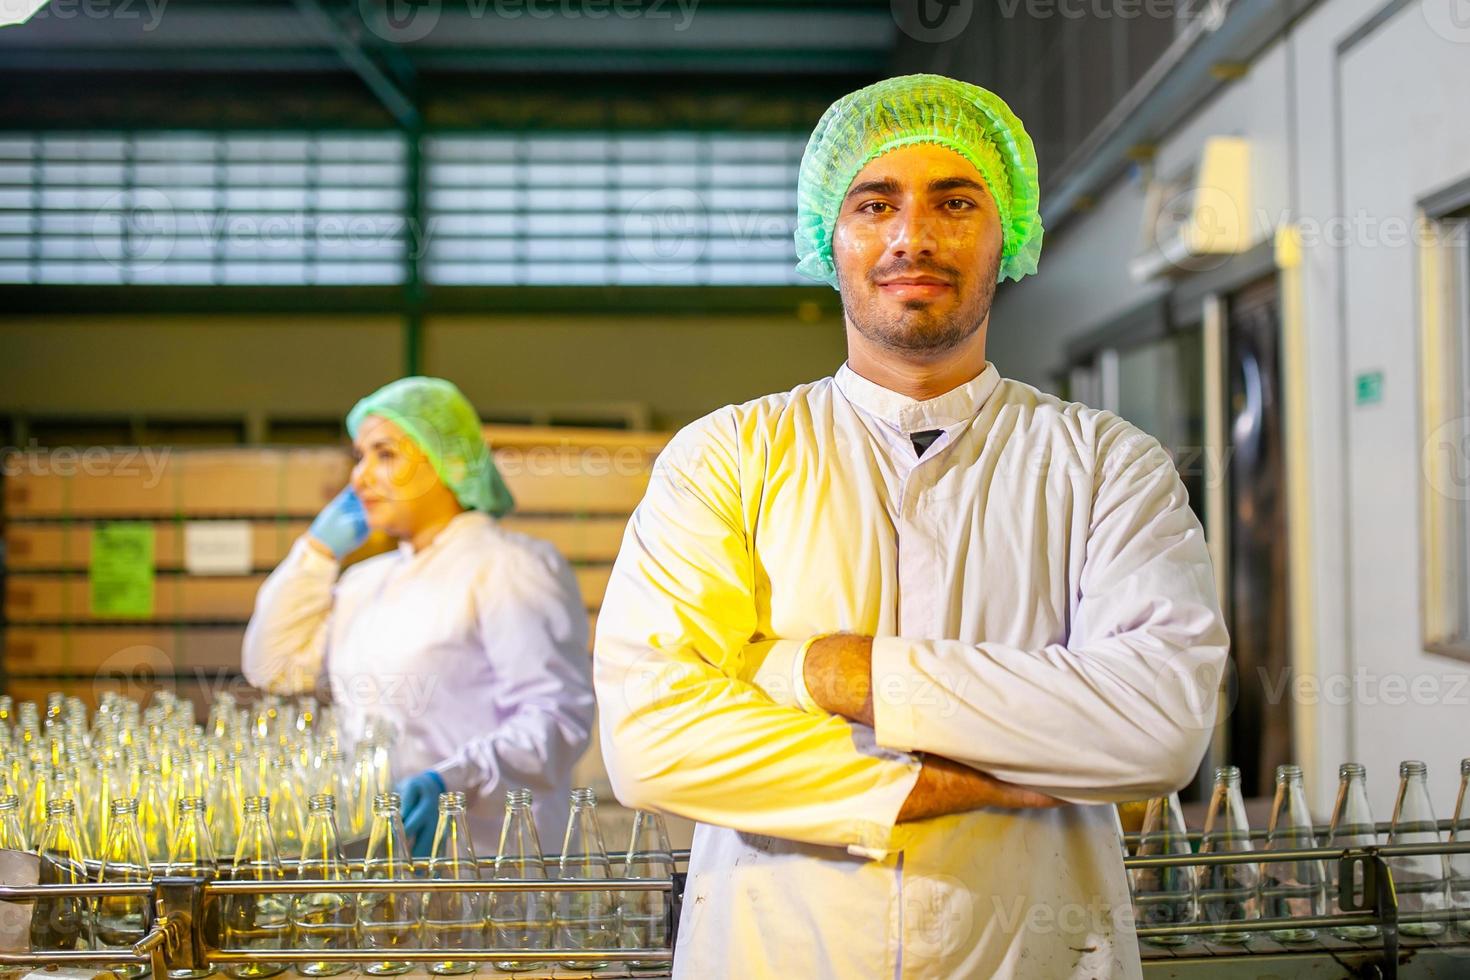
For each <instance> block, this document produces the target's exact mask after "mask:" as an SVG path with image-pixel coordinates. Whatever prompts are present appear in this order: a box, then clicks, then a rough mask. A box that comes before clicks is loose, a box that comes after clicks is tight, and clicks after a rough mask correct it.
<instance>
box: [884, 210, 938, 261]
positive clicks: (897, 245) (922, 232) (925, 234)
mask: <svg viewBox="0 0 1470 980" xmlns="http://www.w3.org/2000/svg"><path fill="white" fill-rule="evenodd" d="M892 227H893V235H892V237H891V238H890V239H889V241H888V251H889V252H890V253H892V254H893V255H894V256H895V257H897V256H905V257H908V258H913V257H914V256H918V255H933V254H934V252H935V251H936V250H937V248H938V241H937V240H936V239H935V236H934V225H933V222H931V221H930V220H929V216H928V215H925V214H919V213H915V212H914V211H912V210H910V211H905V212H902V213H901V214H900V217H899V220H898V221H896V222H894V223H893V226H892Z"/></svg>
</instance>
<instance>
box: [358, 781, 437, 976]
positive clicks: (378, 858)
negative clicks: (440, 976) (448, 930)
mask: <svg viewBox="0 0 1470 980" xmlns="http://www.w3.org/2000/svg"><path fill="white" fill-rule="evenodd" d="M362 867H363V870H362V876H363V878H364V879H366V880H367V881H407V880H409V879H411V878H413V877H415V874H414V867H413V852H412V851H410V850H409V847H408V839H407V837H406V835H405V834H404V831H403V816H402V801H401V800H400V799H399V797H398V794H397V793H379V794H378V795H377V796H375V797H374V798H373V825H372V830H371V832H370V833H369V835H368V846H367V855H366V857H365V858H364V859H363V865H362ZM421 899H422V896H421V895H419V894H417V893H414V892H363V893H362V894H361V895H360V896H358V899H357V921H358V928H359V929H360V930H361V932H362V944H363V948H365V949H378V950H384V951H388V950H394V949H402V948H405V947H413V946H417V945H418V944H419V911H420V906H421V904H422V901H421ZM411 967H412V964H411V963H408V962H405V961H403V960H380V961H377V962H373V963H367V964H365V965H364V966H363V968H362V970H363V972H364V973H367V974H369V975H371V976H375V977H391V976H397V975H398V974H400V973H407V972H408V971H409V969H410V968H411Z"/></svg>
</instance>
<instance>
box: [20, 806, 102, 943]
mask: <svg viewBox="0 0 1470 980" xmlns="http://www.w3.org/2000/svg"><path fill="white" fill-rule="evenodd" d="M36 853H37V854H39V855H40V858H41V866H40V876H39V878H38V879H37V880H38V882H39V883H40V884H42V885H81V884H85V883H86V881H87V868H86V865H85V863H84V862H85V861H86V859H87V857H88V854H87V851H86V849H85V848H84V847H83V845H82V836H81V830H80V829H79V828H78V827H77V814H76V804H75V803H73V802H72V801H71V800H52V801H51V802H49V803H47V804H46V823H45V825H44V826H42V828H41V838H40V840H39V841H37V842H36ZM86 927H87V900H86V899H85V898H83V897H82V896H80V895H58V896H55V897H47V898H41V899H37V900H36V906H35V910H34V911H33V912H32V913H31V949H33V950H35V951H37V952H40V951H43V950H45V951H50V950H67V949H79V948H82V947H83V945H84V944H85V942H86V940H87V938H88V937H87V936H86Z"/></svg>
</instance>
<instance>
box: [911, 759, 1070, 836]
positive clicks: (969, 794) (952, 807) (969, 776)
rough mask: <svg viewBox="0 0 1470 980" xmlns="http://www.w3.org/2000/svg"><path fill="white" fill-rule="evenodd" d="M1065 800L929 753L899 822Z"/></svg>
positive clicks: (1058, 804)
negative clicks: (1007, 781) (988, 808)
mask: <svg viewBox="0 0 1470 980" xmlns="http://www.w3.org/2000/svg"><path fill="white" fill-rule="evenodd" d="M1061 805H1062V801H1061V800H1058V799H1054V798H1053V797H1050V796H1047V795H1046V794H1045V793H1038V792H1036V791H1035V790H1030V789H1026V788H1025V787H1023V786H1017V785H1015V784H1014V783H1006V782H1001V781H1000V780H999V779H995V778H994V777H991V776H987V775H986V774H985V773H983V772H980V771H979V770H977V769H971V768H970V767H969V766H967V765H965V764H964V763H961V762H954V761H952V760H950V759H946V758H943V757H942V756H935V755H931V756H926V757H925V759H924V767H923V768H922V769H921V770H919V780H918V782H916V783H915V784H914V788H913V789H912V790H911V791H910V792H909V795H908V799H906V800H904V804H903V806H902V807H901V808H900V809H899V811H898V822H899V823H906V822H908V821H910V820H926V819H928V818H929V817H942V816H946V815H948V814H951V813H963V812H965V811H967V810H978V809H980V808H982V807H995V808H997V809H1002V810H1022V809H1030V808H1035V807H1055V806H1061Z"/></svg>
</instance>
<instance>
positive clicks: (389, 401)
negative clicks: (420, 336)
mask: <svg viewBox="0 0 1470 980" xmlns="http://www.w3.org/2000/svg"><path fill="white" fill-rule="evenodd" d="M369 415H378V416H381V417H382V418H385V419H387V420H389V421H390V422H392V423H394V424H395V425H397V426H398V427H399V428H400V429H402V430H403V432H404V434H405V435H407V436H408V437H409V438H410V439H412V440H413V441H414V444H415V445H417V446H418V447H419V448H420V449H422V450H423V451H424V455H425V456H427V457H429V462H430V464H432V465H433V467H434V472H435V473H437V474H438V475H439V479H440V481H441V482H443V484H444V485H445V486H446V487H448V488H449V490H450V492H452V493H453V494H454V496H455V499H457V500H458V501H459V502H460V505H461V506H462V507H464V508H465V509H467V510H482V511H485V512H486V513H487V514H493V515H494V516H496V517H500V516H501V515H503V514H508V513H510V509H511V508H512V507H514V506H515V499H514V498H513V497H511V495H510V488H509V487H507V486H506V485H505V481H504V480H503V479H501V476H500V471H499V470H498V469H496V468H495V460H494V459H493V458H492V457H491V455H490V450H489V448H488V447H487V446H486V445H485V437H484V435H483V433H482V432H481V431H480V416H479V415H477V414H476V413H475V408H474V406H473V405H471V404H470V402H469V399H468V398H466V397H465V396H464V395H463V394H462V393H461V392H460V390H459V389H458V388H456V387H455V386H454V384H453V383H451V382H449V381H445V380H444V379H443V378H400V379H399V380H397V381H394V382H392V383H391V384H386V385H384V386H383V387H381V388H379V389H378V390H377V391H375V392H373V393H372V394H371V395H368V396H367V397H366V398H364V399H363V400H362V401H360V402H358V403H357V404H356V405H354V406H353V407H352V411H350V412H348V413H347V431H348V433H349V434H351V436H352V437H353V438H354V439H355V438H357V430H358V429H359V428H360V427H361V426H362V420H363V419H365V418H367V417H368V416H369Z"/></svg>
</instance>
